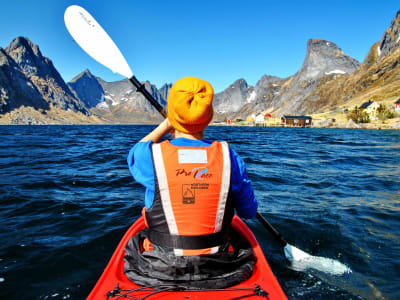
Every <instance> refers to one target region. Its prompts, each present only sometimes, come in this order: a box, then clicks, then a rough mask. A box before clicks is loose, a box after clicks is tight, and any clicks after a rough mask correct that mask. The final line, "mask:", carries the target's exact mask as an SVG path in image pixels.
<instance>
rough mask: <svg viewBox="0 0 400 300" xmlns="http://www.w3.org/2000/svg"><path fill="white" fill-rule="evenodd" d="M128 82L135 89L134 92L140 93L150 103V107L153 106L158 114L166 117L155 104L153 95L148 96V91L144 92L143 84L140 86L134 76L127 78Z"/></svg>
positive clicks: (156, 103)
mask: <svg viewBox="0 0 400 300" xmlns="http://www.w3.org/2000/svg"><path fill="white" fill-rule="evenodd" d="M129 81H130V82H131V83H132V84H133V85H134V86H135V87H136V90H137V91H138V92H140V93H142V95H143V96H144V97H145V98H146V99H147V100H148V101H149V102H150V103H151V105H153V107H154V108H155V109H157V110H158V112H159V113H160V114H161V115H162V116H163V117H164V118H166V117H167V114H166V112H165V109H164V108H163V107H162V106H161V104H160V103H158V102H157V100H156V99H154V97H153V95H152V94H150V93H149V91H148V90H146V87H145V86H144V84H142V83H141V82H140V81H139V80H138V79H137V78H136V77H135V76H134V75H133V76H132V77H131V78H129Z"/></svg>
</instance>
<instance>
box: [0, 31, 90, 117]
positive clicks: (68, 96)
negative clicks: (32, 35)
mask: <svg viewBox="0 0 400 300" xmlns="http://www.w3.org/2000/svg"><path fill="white" fill-rule="evenodd" d="M0 87H1V95H0V99H1V100H0V102H1V103H2V105H1V107H0V109H1V111H0V112H1V113H4V112H7V111H11V110H13V109H16V108H18V107H21V106H30V107H33V108H35V109H44V110H47V109H49V108H50V107H51V106H52V105H53V106H56V107H58V108H61V109H64V110H68V109H70V110H72V111H74V112H81V113H84V114H88V113H89V111H88V110H87V108H86V107H85V106H84V104H83V103H82V102H81V101H80V100H79V99H77V98H76V97H75V96H74V95H73V94H72V92H71V91H70V89H69V88H68V86H67V85H66V83H65V82H64V80H63V79H62V78H61V76H60V74H59V73H58V71H57V70H56V69H55V68H54V66H53V63H52V62H51V60H50V59H48V58H46V57H43V55H42V53H41V52H40V50H39V47H38V46H37V45H35V44H34V43H32V42H31V41H29V40H28V39H26V38H23V37H18V38H16V39H15V40H14V41H12V43H11V44H10V45H9V46H8V47H7V48H5V49H0Z"/></svg>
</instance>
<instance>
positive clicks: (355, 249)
mask: <svg viewBox="0 0 400 300" xmlns="http://www.w3.org/2000/svg"><path fill="white" fill-rule="evenodd" d="M152 128H153V127H152V126H0V241H1V243H0V299H84V298H85V297H86V296H87V295H88V293H89V292H90V290H91V288H92V287H93V285H94V284H95V282H96V280H97V279H98V277H99V276H100V274H101V272H102V270H103V269H104V267H105V265H106V264H107V261H108V260H109V258H110V256H111V254H112V252H113V251H114V249H115V247H116V245H117V243H118V241H119V240H120V238H121V237H122V235H123V234H124V232H125V231H126V229H127V228H128V227H129V225H130V224H131V223H132V222H134V220H135V219H136V218H137V217H138V216H139V215H140V210H141V208H142V206H143V188H142V187H141V186H140V185H139V184H137V183H135V182H133V180H132V178H131V176H130V174H129V172H128V168H127V165H126V156H127V154H128V151H129V149H130V147H131V146H133V145H134V144H135V142H137V141H138V140H139V139H140V138H141V137H142V136H144V135H145V134H147V133H148V132H149V131H150V130H151V129H152ZM206 136H207V138H209V139H217V140H227V141H228V142H229V143H230V145H231V147H232V148H233V149H234V150H236V151H237V152H238V153H239V155H241V157H242V158H243V159H244V161H245V162H246V164H247V170H248V173H249V177H250V178H251V180H252V182H253V187H254V190H255V193H256V197H257V199H258V201H259V211H260V212H261V213H262V214H263V215H264V216H265V217H266V218H267V219H268V220H269V221H270V222H271V223H272V224H273V225H274V226H275V227H276V228H277V229H278V230H279V231H280V232H281V234H282V235H283V236H284V237H285V238H286V239H287V240H288V241H289V243H290V244H292V245H294V246H296V247H298V248H300V249H301V250H303V251H306V252H308V253H310V254H312V255H315V256H323V257H327V258H332V259H336V260H338V261H340V262H342V263H344V264H346V265H347V266H348V267H349V268H350V269H351V270H352V273H349V274H344V275H340V276H337V275H333V274H330V273H326V272H321V271H318V270H315V269H304V270H299V269H297V268H295V267H294V266H293V265H291V264H290V263H289V262H288V261H287V260H286V259H285V257H284V255H283V251H282V248H281V247H280V246H279V244H278V243H277V242H276V241H275V240H274V239H273V238H272V237H271V235H270V234H269V233H268V232H267V231H266V230H265V229H264V228H263V227H262V226H261V225H260V224H259V223H258V222H257V221H256V220H251V221H248V224H249V226H250V228H251V229H252V231H253V232H254V233H255V235H256V237H257V239H258V241H259V242H260V243H261V245H262V247H263V250H264V253H265V255H266V258H267V260H268V261H269V263H270V265H271V268H272V270H273V272H274V273H275V275H276V277H277V278H278V280H279V282H280V284H281V285H282V287H283V289H284V291H285V293H286V294H287V295H288V297H289V299H400V281H399V278H400V255H399V254H400V229H399V228H400V155H399V153H400V131H383V130H382V131H377V130H376V131H373V130H340V129H302V128H299V129H295V128H253V127H210V128H208V129H207V131H206Z"/></svg>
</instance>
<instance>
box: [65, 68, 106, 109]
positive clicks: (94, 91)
mask: <svg viewBox="0 0 400 300" xmlns="http://www.w3.org/2000/svg"><path fill="white" fill-rule="evenodd" d="M68 86H69V87H70V89H71V90H72V92H74V94H75V96H76V97H77V98H78V99H80V100H81V101H82V102H83V103H84V104H85V105H86V107H88V108H92V107H96V105H98V104H99V103H101V102H103V101H104V90H103V87H102V86H101V85H100V83H99V81H98V79H97V78H96V77H95V76H93V75H92V73H90V71H89V70H85V71H84V72H82V73H81V74H79V75H78V76H76V77H74V78H73V79H72V80H71V81H70V82H69V83H68Z"/></svg>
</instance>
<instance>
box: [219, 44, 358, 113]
mask: <svg viewBox="0 0 400 300" xmlns="http://www.w3.org/2000/svg"><path fill="white" fill-rule="evenodd" d="M359 65H360V63H359V62H358V61H356V60H355V59H353V58H351V57H350V56H348V55H346V54H344V53H343V51H342V50H341V49H340V48H339V47H338V46H336V45H335V44H334V43H332V42H329V41H326V40H319V39H311V40H309V41H308V44H307V54H306V57H305V59H304V62H303V65H302V67H301V69H300V70H299V71H298V72H297V73H296V74H294V75H293V76H291V77H288V78H285V79H282V78H278V77H274V76H267V75H265V76H263V77H262V78H261V79H260V80H259V81H258V82H257V84H256V86H255V87H254V88H253V87H248V88H247V90H243V91H242V94H245V95H246V97H245V99H246V100H247V101H243V98H244V97H243V96H242V97H240V100H241V103H243V106H242V107H241V108H240V109H239V110H237V111H236V112H235V111H234V110H233V111H230V112H232V113H231V114H230V115H229V116H228V117H230V118H242V119H245V118H246V116H248V115H250V114H253V113H256V114H257V113H260V112H264V111H268V112H271V113H275V114H276V115H278V114H279V115H284V114H304V113H307V112H308V108H306V107H305V106H304V105H303V103H304V99H306V98H309V96H310V95H311V94H312V92H313V91H314V89H315V88H316V87H317V86H318V84H319V82H320V81H321V80H323V79H324V78H325V77H330V78H331V77H335V76H337V75H342V74H350V73H353V72H354V71H355V70H356V69H357V68H358V67H359ZM222 94H228V95H229V89H227V90H225V91H224V92H223V93H222ZM238 98H239V97H238ZM230 100H231V102H234V100H232V99H230ZM312 100H315V99H312ZM226 102H227V101H226Z"/></svg>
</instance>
